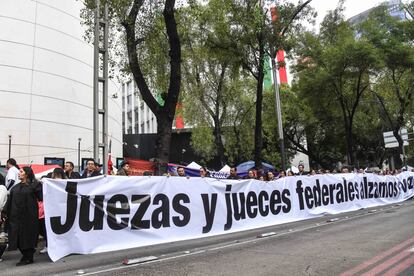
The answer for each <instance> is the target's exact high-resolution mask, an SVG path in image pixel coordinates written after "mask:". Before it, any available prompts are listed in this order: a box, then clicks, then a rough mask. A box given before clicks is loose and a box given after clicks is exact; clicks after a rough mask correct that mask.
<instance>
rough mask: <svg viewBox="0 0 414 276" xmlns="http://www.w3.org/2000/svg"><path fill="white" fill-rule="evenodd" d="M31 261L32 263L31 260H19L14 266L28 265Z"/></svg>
mask: <svg viewBox="0 0 414 276" xmlns="http://www.w3.org/2000/svg"><path fill="white" fill-rule="evenodd" d="M32 263H33V260H20V262H18V263H17V264H16V266H22V265H28V264H32Z"/></svg>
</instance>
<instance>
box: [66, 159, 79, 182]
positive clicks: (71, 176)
mask: <svg viewBox="0 0 414 276" xmlns="http://www.w3.org/2000/svg"><path fill="white" fill-rule="evenodd" d="M74 168H75V165H73V163H72V162H70V161H68V162H66V163H65V174H66V177H67V178H69V179H79V178H81V176H80V174H79V173H78V172H74V171H73V169H74Z"/></svg>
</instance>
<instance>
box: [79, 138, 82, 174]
mask: <svg viewBox="0 0 414 276" xmlns="http://www.w3.org/2000/svg"><path fill="white" fill-rule="evenodd" d="M81 141H82V138H78V172H79V173H80V171H81V159H80V143H81Z"/></svg>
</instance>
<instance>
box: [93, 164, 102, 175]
mask: <svg viewBox="0 0 414 276" xmlns="http://www.w3.org/2000/svg"><path fill="white" fill-rule="evenodd" d="M102 166H103V165H102V164H99V163H98V162H95V171H97V172H98V173H100V174H102Z"/></svg>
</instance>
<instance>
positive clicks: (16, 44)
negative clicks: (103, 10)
mask: <svg viewBox="0 0 414 276" xmlns="http://www.w3.org/2000/svg"><path fill="white" fill-rule="evenodd" d="M0 6H1V8H0V161H1V163H2V164H4V163H5V161H6V160H7V158H8V135H12V146H11V156H12V157H14V158H15V159H16V160H17V161H18V163H20V164H22V163H28V162H30V161H33V162H34V163H43V159H44V157H65V158H66V160H70V161H73V162H74V163H75V165H76V164H77V148H78V138H82V141H81V149H82V153H81V156H82V157H92V156H93V153H92V148H93V133H92V127H93V88H92V86H93V47H92V45H90V44H88V43H86V42H85V41H84V40H83V39H82V36H83V35H84V28H83V27H82V26H81V24H80V18H79V11H80V9H81V8H82V1H74V0H65V1H56V0H37V1H32V0H2V1H1V4H0ZM116 93H117V94H118V96H119V97H118V99H113V98H112V97H111V96H112V95H113V94H116ZM120 96H121V89H120V86H119V85H118V84H116V83H115V82H113V81H110V83H109V97H110V100H109V135H110V137H111V140H112V155H113V156H115V157H121V156H122V107H121V97H120Z"/></svg>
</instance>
